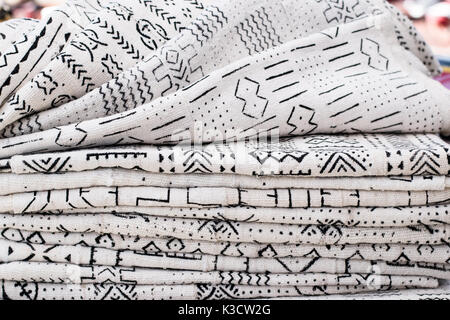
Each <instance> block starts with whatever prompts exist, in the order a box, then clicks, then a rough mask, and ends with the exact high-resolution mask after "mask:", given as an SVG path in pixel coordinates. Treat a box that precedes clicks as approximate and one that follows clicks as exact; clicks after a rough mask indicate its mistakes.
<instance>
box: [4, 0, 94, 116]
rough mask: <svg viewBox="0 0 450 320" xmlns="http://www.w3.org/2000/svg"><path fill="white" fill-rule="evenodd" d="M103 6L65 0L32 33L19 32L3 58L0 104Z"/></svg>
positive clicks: (47, 61)
mask: <svg viewBox="0 0 450 320" xmlns="http://www.w3.org/2000/svg"><path fill="white" fill-rule="evenodd" d="M100 9H101V7H100V5H99V2H98V1H95V0H69V1H65V3H64V4H63V5H62V6H60V7H58V8H56V10H53V11H52V12H51V13H50V15H49V16H48V17H44V19H42V20H41V21H39V23H38V25H37V26H36V27H35V28H33V30H32V31H31V32H22V33H16V34H15V37H17V38H16V40H15V41H14V42H12V43H11V44H10V45H8V47H7V49H6V48H5V49H3V50H2V53H3V54H2V57H0V60H1V62H0V104H3V103H4V102H6V99H7V98H8V97H9V96H10V95H11V94H12V93H14V92H15V91H16V90H17V89H18V88H20V87H21V86H22V85H23V84H24V83H26V82H27V81H29V80H31V79H32V77H33V76H35V75H36V74H38V73H39V71H41V70H42V68H44V67H45V66H46V65H47V64H48V63H50V61H51V60H52V58H53V57H54V56H55V55H57V54H58V53H59V51H60V50H61V47H64V46H65V45H66V44H67V42H68V41H69V39H70V37H71V35H72V34H73V33H76V32H78V31H80V30H81V29H82V28H83V27H84V26H86V25H88V24H89V23H90V22H91V20H90V19H91V17H92V16H93V15H95V14H96V13H97V12H98V11H99V10H100ZM19 108H20V107H19Z"/></svg>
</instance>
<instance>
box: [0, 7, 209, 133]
mask: <svg viewBox="0 0 450 320" xmlns="http://www.w3.org/2000/svg"><path fill="white" fill-rule="evenodd" d="M98 5H99V6H100V10H99V12H98V13H96V14H95V16H91V17H90V23H89V24H88V25H86V26H84V28H83V29H82V30H80V31H78V32H77V33H76V34H75V35H72V37H71V40H70V41H69V43H68V44H67V45H66V46H65V47H64V49H63V50H62V51H61V52H60V53H59V54H58V55H57V56H56V57H55V58H53V59H52V60H51V62H50V63H49V64H48V65H47V66H46V67H45V68H44V69H43V70H42V71H40V72H39V73H38V74H37V75H36V76H34V77H33V78H32V79H31V80H30V81H29V82H27V83H26V84H25V85H24V86H23V87H22V88H20V89H19V90H18V91H17V92H16V93H15V94H14V95H13V96H12V97H11V98H10V99H9V101H8V103H6V104H5V105H4V106H2V108H1V109H0V128H2V129H3V128H4V127H5V126H6V125H8V124H9V123H12V122H13V121H15V120H17V119H19V118H21V117H23V116H25V115H27V114H30V113H33V112H35V111H37V110H42V109H47V108H49V107H52V106H53V107H57V106H58V105H61V104H63V103H67V102H69V101H71V100H73V99H76V98H78V97H81V96H82V95H83V94H85V93H87V92H90V91H92V90H93V89H95V88H97V87H98V86H100V85H102V84H103V83H105V82H107V81H109V80H111V79H112V78H114V77H116V76H117V75H118V74H119V73H120V72H122V71H124V70H126V69H128V68H129V67H131V66H133V65H134V64H136V63H137V62H139V61H141V60H142V59H144V57H145V56H147V55H148V54H149V53H150V52H152V51H154V50H156V49H157V48H158V47H159V46H161V45H162V44H164V43H165V42H166V41H167V40H168V39H171V38H172V37H174V36H176V35H177V34H178V32H179V31H180V30H181V29H182V28H184V27H185V26H186V25H188V24H189V23H190V22H191V20H193V18H195V16H196V15H197V14H198V13H200V12H201V10H203V5H202V2H201V1H180V2H179V3H178V4H177V5H176V6H173V5H168V4H167V1H163V0H152V1H138V0H133V1H127V2H126V3H125V4H121V3H120V2H119V1H99V2H98Z"/></svg>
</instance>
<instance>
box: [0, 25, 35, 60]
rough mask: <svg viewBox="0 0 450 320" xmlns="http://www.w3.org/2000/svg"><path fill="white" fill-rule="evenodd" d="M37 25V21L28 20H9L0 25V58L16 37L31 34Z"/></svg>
mask: <svg viewBox="0 0 450 320" xmlns="http://www.w3.org/2000/svg"><path fill="white" fill-rule="evenodd" d="M38 23H39V21H38V20H35V19H30V18H23V19H11V20H7V21H4V22H2V23H0V58H1V56H2V55H3V53H4V50H6V49H7V48H8V46H9V45H11V43H13V42H14V41H16V39H17V36H18V35H20V34H23V33H28V32H31V31H32V30H33V29H34V28H36V25H37V24H38Z"/></svg>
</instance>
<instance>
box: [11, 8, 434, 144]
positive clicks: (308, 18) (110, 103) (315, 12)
mask: <svg viewBox="0 0 450 320" xmlns="http://www.w3.org/2000/svg"><path fill="white" fill-rule="evenodd" d="M140 2H141V1H140ZM144 4H145V5H147V8H146V10H148V9H151V11H152V12H153V9H154V7H155V8H156V9H154V10H155V13H156V15H157V16H159V14H160V15H161V16H162V17H164V15H165V14H167V12H166V11H167V7H162V8H161V7H158V6H156V5H155V4H154V3H151V4H150V5H148V3H147V1H144ZM195 4H196V5H197V1H196V2H195ZM135 5H136V6H138V4H135ZM141 5H142V4H141ZM185 5H186V4H185V3H180V4H179V6H181V7H183V6H185ZM166 6H170V5H169V4H167V3H166ZM200 6H201V4H200ZM128 9H132V8H128ZM165 9H166V10H165ZM146 10H144V11H146ZM169 10H170V9H169ZM130 11H131V12H133V10H130ZM160 11H161V12H162V13H161V12H160ZM382 14H384V15H386V16H389V20H390V21H391V22H392V23H393V29H394V30H390V32H392V33H393V31H395V38H394V39H393V40H394V41H395V43H396V44H397V45H399V46H401V47H404V48H405V49H406V50H408V53H409V54H410V53H412V54H414V55H415V56H416V57H417V58H418V59H420V62H414V65H415V66H416V67H417V68H418V69H420V70H422V71H423V72H427V73H431V74H437V73H436V71H437V70H438V66H437V63H436V61H435V60H434V59H433V58H432V56H433V55H432V53H431V51H430V50H429V48H428V47H427V46H426V44H425V42H424V41H423V39H422V38H421V37H420V35H418V33H413V32H411V30H414V29H413V28H414V27H413V26H412V24H411V23H410V22H409V21H408V20H407V19H405V18H404V17H402V16H401V15H400V14H399V12H398V11H397V10H396V9H395V8H394V7H392V6H391V5H390V4H388V3H386V2H385V1H382V0H373V1H359V2H358V3H357V4H349V5H347V4H345V3H343V4H342V5H336V3H334V2H330V1H328V0H327V1H312V0H307V1H303V2H302V3H298V2H297V1H293V0H283V1H279V2H275V3H274V2H273V1H268V0H267V1H266V0H265V1H237V0H235V1H233V2H229V1H214V4H212V3H211V2H208V4H207V6H206V8H205V9H204V10H203V11H202V14H200V15H199V16H198V17H197V19H195V22H193V23H192V25H191V26H188V27H187V30H185V31H182V32H181V33H180V35H179V36H177V37H175V38H173V39H171V40H170V41H169V42H168V44H167V45H165V46H164V47H163V48H161V49H160V50H159V51H158V53H157V54H156V55H149V56H148V57H146V58H145V59H144V61H143V62H142V63H139V64H138V65H136V67H134V68H132V69H130V70H127V71H124V72H123V73H121V74H120V76H118V77H116V78H115V79H113V80H112V81H110V82H108V83H106V84H105V85H103V86H102V87H101V88H99V89H98V90H94V91H92V92H91V93H90V94H88V95H86V96H85V97H83V98H82V99H79V100H78V101H74V102H70V103H67V104H65V105H63V106H61V107H59V108H57V109H59V110H55V112H52V111H50V112H44V113H42V114H38V115H36V116H35V117H30V118H27V119H24V120H23V121H19V122H17V125H15V126H14V125H13V126H12V127H9V128H7V129H6V130H5V131H4V132H3V135H4V136H8V135H11V134H12V135H14V134H23V133H28V132H30V130H31V131H35V130H43V129H49V128H52V127H54V126H56V125H58V126H60V125H64V124H69V123H72V122H79V121H81V120H86V119H92V118H97V117H100V116H101V115H110V114H113V113H117V112H119V111H124V110H127V109H130V108H135V107H136V106H137V105H140V104H144V103H146V102H149V101H151V100H153V99H156V98H158V97H160V96H163V95H165V94H167V93H171V92H173V91H175V90H178V89H180V88H183V87H185V86H186V85H187V84H189V83H193V82H195V81H196V80H198V79H200V78H201V77H202V76H205V75H207V74H209V73H210V72H211V71H213V70H216V69H219V68H221V67H224V66H226V65H227V64H229V63H231V62H233V61H235V60H238V59H239V58H242V57H245V56H246V55H252V54H255V53H259V52H261V51H264V50H267V49H269V48H271V47H273V46H277V45H280V44H281V43H285V42H288V41H289V40H293V39H294V38H301V37H305V36H307V35H309V34H311V33H314V32H320V31H322V30H325V29H327V28H330V27H336V26H339V25H341V24H345V23H348V22H352V21H354V20H365V21H366V27H367V28H374V27H376V26H377V24H376V21H375V22H374V21H373V17H374V16H379V15H382ZM172 18H173V17H169V19H167V20H169V21H163V22H164V23H163V25H166V24H167V22H170V19H172ZM139 22H140V21H139ZM139 27H143V28H144V27H146V28H145V29H147V30H146V31H148V29H150V30H151V29H152V28H153V29H156V32H158V31H159V32H161V31H165V30H164V29H163V30H161V29H160V26H159V24H157V25H156V26H154V25H153V24H148V23H144V24H142V23H141V24H140V25H139V24H138V28H137V29H139ZM180 30H181V28H180ZM333 35H334V33H331V35H328V36H329V37H330V38H333ZM336 36H337V33H336ZM141 39H142V38H141ZM147 40H148V42H149V43H151V42H152V37H148V39H147ZM368 56H369V57H370V55H368ZM416 57H414V58H413V59H417V58H416ZM383 58H384V56H383ZM352 67H355V66H352ZM427 69H428V70H427ZM144 74H145V76H144ZM409 85H411V84H409ZM144 88H145V89H144ZM22 91H25V92H23V93H25V95H26V96H27V98H28V99H22V101H23V103H24V104H27V105H29V106H30V108H29V110H27V111H25V112H24V111H22V112H18V111H19V110H16V111H14V110H12V108H13V107H14V105H10V106H8V107H9V109H10V114H12V115H13V116H14V115H15V116H16V117H20V116H22V115H25V114H27V113H31V112H34V110H39V109H45V108H48V107H51V106H49V105H48V103H47V104H45V103H44V104H42V103H41V102H39V101H40V100H42V96H43V94H42V92H39V90H37V89H36V88H34V89H33V88H31V89H30V88H28V89H26V90H25V89H24V90H22ZM33 97H34V99H31V98H33ZM44 97H45V96H44ZM22 98H23V95H22ZM13 100H14V104H16V103H19V102H21V101H19V100H20V99H19V97H17V99H13ZM36 100H37V101H38V102H37V101H36ZM47 100H48V99H47ZM11 112H12V113H11ZM14 132H15V133H14Z"/></svg>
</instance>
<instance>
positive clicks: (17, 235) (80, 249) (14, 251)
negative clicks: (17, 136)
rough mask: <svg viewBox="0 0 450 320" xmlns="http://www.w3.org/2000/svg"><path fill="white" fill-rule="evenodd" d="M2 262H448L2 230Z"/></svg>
mask: <svg viewBox="0 0 450 320" xmlns="http://www.w3.org/2000/svg"><path fill="white" fill-rule="evenodd" d="M0 238H1V239H5V240H0V241H1V242H0V244H1V247H0V249H1V250H0V261H2V262H10V261H34V262H46V261H47V262H56V263H58V262H62V263H66V262H72V263H76V264H85V265H90V264H93V265H95V264H100V265H117V266H125V267H132V266H143V267H148V265H147V264H146V262H145V261H146V259H147V256H148V255H150V256H152V255H158V254H160V253H168V254H169V255H170V254H172V255H173V254H179V255H188V256H189V255H192V254H205V255H210V256H228V257H247V258H286V257H323V258H336V259H343V260H355V259H356V260H378V261H386V262H389V263H400V264H401V263H404V264H407V263H409V262H413V263H414V262H427V263H438V264H449V263H450V247H449V246H448V244H443V245H430V244H424V245H400V244H355V245H327V246H318V245H308V244H301V245H300V244H297V245H293V244H276V243H274V244H259V243H244V242H220V241H216V242H208V241H195V240H190V239H189V240H183V239H177V238H146V237H130V236H119V235H114V234H95V233H73V232H71V233H66V234H64V233H49V232H39V231H26V230H18V229H1V232H0Z"/></svg>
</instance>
